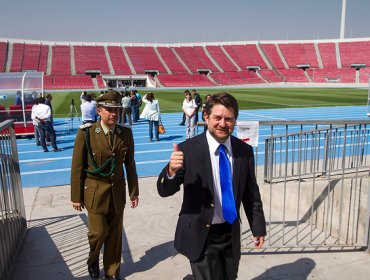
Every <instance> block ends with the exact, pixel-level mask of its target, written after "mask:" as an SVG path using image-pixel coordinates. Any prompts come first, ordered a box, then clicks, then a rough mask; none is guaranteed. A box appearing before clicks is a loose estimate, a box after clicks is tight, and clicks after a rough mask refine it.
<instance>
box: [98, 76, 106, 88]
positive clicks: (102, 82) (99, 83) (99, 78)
mask: <svg viewBox="0 0 370 280" xmlns="http://www.w3.org/2000/svg"><path fill="white" fill-rule="evenodd" d="M96 81H97V82H98V87H99V88H105V87H106V85H105V83H104V81H103V77H102V76H101V75H98V76H96Z"/></svg>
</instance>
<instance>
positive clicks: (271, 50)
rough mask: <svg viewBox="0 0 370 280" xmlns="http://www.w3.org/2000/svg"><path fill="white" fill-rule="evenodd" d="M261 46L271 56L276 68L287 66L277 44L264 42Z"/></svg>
mask: <svg viewBox="0 0 370 280" xmlns="http://www.w3.org/2000/svg"><path fill="white" fill-rule="evenodd" d="M261 48H262V49H263V51H264V52H265V53H266V54H267V56H268V57H269V58H270V62H271V63H272V64H273V66H275V67H276V68H279V69H283V68H285V66H284V63H283V61H282V60H281V58H280V56H279V53H278V51H277V46H276V45H275V44H262V45H261Z"/></svg>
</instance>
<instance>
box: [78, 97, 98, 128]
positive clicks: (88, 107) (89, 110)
mask: <svg viewBox="0 0 370 280" xmlns="http://www.w3.org/2000/svg"><path fill="white" fill-rule="evenodd" d="M97 114H98V113H97V111H96V102H92V96H91V94H89V93H88V94H86V95H85V102H83V103H82V104H81V115H82V123H83V124H85V123H94V122H95V121H96V116H97Z"/></svg>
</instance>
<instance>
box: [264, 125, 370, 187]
mask: <svg viewBox="0 0 370 280" xmlns="http://www.w3.org/2000/svg"><path fill="white" fill-rule="evenodd" d="M293 125H294V124H293ZM284 126H285V128H283V129H284V130H285V132H284V133H283V134H279V135H272V136H270V137H268V138H266V139H265V155H264V158H265V164H264V180H265V182H278V181H283V180H287V179H292V180H294V179H297V178H298V177H299V178H300V179H302V178H306V177H307V178H310V177H312V175H313V174H315V176H321V175H326V174H327V173H328V172H329V171H330V172H331V173H332V174H333V173H335V172H337V173H341V172H346V173H347V172H356V171H359V170H364V169H367V168H368V155H369V153H370V149H369V141H370V121H356V123H354V122H353V121H331V122H328V121H310V122H307V121H306V122H305V123H303V122H302V123H301V124H300V125H299V126H298V127H297V125H295V130H294V129H292V127H291V122H286V124H285V125H284ZM309 126H311V127H313V128H314V129H310V130H308V129H307V127H309Z"/></svg>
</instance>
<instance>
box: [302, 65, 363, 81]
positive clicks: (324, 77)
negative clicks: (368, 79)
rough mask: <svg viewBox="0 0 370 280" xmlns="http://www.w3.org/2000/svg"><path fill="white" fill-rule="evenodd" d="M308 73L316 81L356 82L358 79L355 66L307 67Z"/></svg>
mask: <svg viewBox="0 0 370 280" xmlns="http://www.w3.org/2000/svg"><path fill="white" fill-rule="evenodd" d="M306 71H307V73H308V74H309V75H310V77H311V79H312V81H313V82H315V83H327V82H332V83H334V82H336V83H354V82H355V79H356V69H355V68H343V69H337V68H331V69H330V68H329V69H320V68H316V69H307V70H306Z"/></svg>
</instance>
